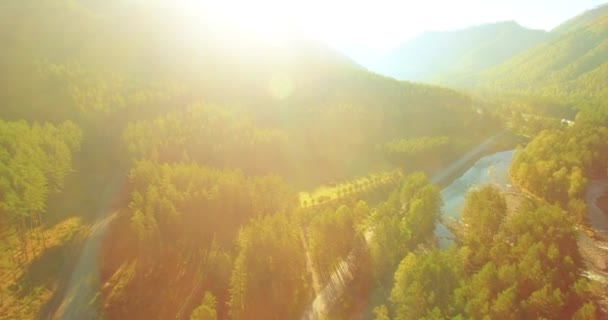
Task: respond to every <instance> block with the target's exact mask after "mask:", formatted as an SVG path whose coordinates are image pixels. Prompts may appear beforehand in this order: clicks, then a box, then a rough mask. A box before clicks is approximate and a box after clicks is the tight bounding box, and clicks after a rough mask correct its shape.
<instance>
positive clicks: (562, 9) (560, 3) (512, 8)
mask: <svg viewBox="0 0 608 320" xmlns="http://www.w3.org/2000/svg"><path fill="white" fill-rule="evenodd" d="M605 1H606V0H424V1H396V0H375V1H327V3H326V4H325V5H326V8H325V11H326V12H327V13H328V14H329V15H332V13H337V12H340V14H339V15H338V17H337V18H334V17H331V16H329V17H328V16H326V15H325V14H317V19H318V20H319V21H318V27H317V28H315V27H314V26H305V27H307V28H309V29H311V30H312V33H313V34H316V35H317V36H319V37H322V38H324V40H326V41H328V42H330V43H332V44H334V45H337V46H340V45H361V46H368V47H372V48H377V49H386V48H390V47H394V46H397V45H399V44H400V43H403V42H404V41H407V40H408V39H411V38H412V37H414V36H416V35H418V34H420V33H422V32H424V31H429V30H450V29H458V28H464V27H468V26H471V25H476V24H482V23H487V22H496V21H504V20H515V21H517V22H518V23H519V24H521V25H523V26H525V27H529V28H534V29H545V30H550V29H552V28H554V27H555V26H557V25H558V24H560V23H561V22H563V21H565V20H567V19H569V18H571V17H573V16H575V15H577V14H579V13H582V12H583V11H585V10H587V9H591V8H594V7H596V6H597V5H600V4H602V3H604V2H605ZM313 2H314V1H313ZM313 7H314V6H313ZM317 9H321V8H317ZM334 16H335V14H334ZM302 18H304V17H302Z"/></svg>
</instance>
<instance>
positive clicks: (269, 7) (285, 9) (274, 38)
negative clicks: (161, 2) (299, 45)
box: [180, 0, 301, 42]
mask: <svg viewBox="0 0 608 320" xmlns="http://www.w3.org/2000/svg"><path fill="white" fill-rule="evenodd" d="M180 1H181V3H182V5H183V6H185V8H186V9H187V10H195V11H199V12H200V13H204V14H205V15H206V16H212V17H213V18H214V19H215V20H220V21H222V23H223V24H226V25H231V26H233V27H235V28H238V29H239V30H245V31H246V32H247V33H248V34H250V35H251V36H255V37H257V38H260V39H262V40H264V41H267V42H280V41H283V40H285V39H286V38H287V37H288V28H286V27H296V25H297V23H296V22H298V21H300V20H301V19H299V18H300V17H295V16H294V13H293V11H292V9H293V7H292V6H289V5H287V4H288V3H289V1H280V0H262V1H237V0H232V1H230V0H228V1H197V0H180Z"/></svg>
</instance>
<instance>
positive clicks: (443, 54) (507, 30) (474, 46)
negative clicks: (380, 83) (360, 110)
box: [370, 21, 550, 87]
mask: <svg viewBox="0 0 608 320" xmlns="http://www.w3.org/2000/svg"><path fill="white" fill-rule="evenodd" d="M549 37H550V36H549V34H548V33H547V32H545V31H541V30H531V29H528V28H525V27H522V26H520V25H519V24H517V23H516V22H514V21H505V22H498V23H493V24H484V25H479V26H474V27H469V28H466V29H462V30H456V31H444V32H426V33H424V34H422V35H420V36H419V37H417V38H415V39H413V40H411V41H409V42H407V43H405V44H403V45H401V46H400V47H398V48H397V49H394V50H393V51H391V52H390V53H389V54H388V55H387V56H386V57H384V58H383V59H381V61H379V62H378V63H377V65H373V66H370V68H371V69H372V70H374V71H377V72H379V73H381V74H385V75H389V76H392V77H394V78H397V79H404V80H411V81H422V82H429V83H438V84H442V85H449V86H456V87H466V86H468V85H470V84H471V81H473V80H474V79H475V76H476V75H478V74H479V73H480V72H482V71H484V70H487V69H489V68H491V67H494V66H496V65H498V64H500V63H502V62H504V61H507V60H508V59H510V58H512V57H513V56H515V55H517V54H518V53H521V52H523V51H525V50H526V49H529V48H532V47H534V46H536V45H538V44H539V43H542V42H543V41H545V40H547V39H549Z"/></svg>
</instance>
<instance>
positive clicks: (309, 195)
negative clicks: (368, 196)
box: [299, 169, 403, 208]
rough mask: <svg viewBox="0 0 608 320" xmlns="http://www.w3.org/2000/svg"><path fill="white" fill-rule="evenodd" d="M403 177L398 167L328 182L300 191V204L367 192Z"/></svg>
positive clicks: (306, 204) (309, 205) (309, 204)
mask: <svg viewBox="0 0 608 320" xmlns="http://www.w3.org/2000/svg"><path fill="white" fill-rule="evenodd" d="M402 177H403V173H402V171H401V170H400V169H395V170H392V171H381V172H377V173H372V174H370V175H368V176H365V177H359V178H356V179H354V180H350V181H345V182H341V183H329V184H326V185H322V186H319V187H317V188H316V189H315V190H313V191H301V192H300V193H299V200H300V205H301V206H302V207H303V208H307V207H311V206H315V205H318V204H322V203H325V202H327V201H331V200H336V199H340V198H342V197H345V196H349V195H353V194H357V193H364V192H369V191H371V190H373V189H376V188H379V187H382V186H385V185H387V184H389V183H393V182H394V181H395V180H396V179H400V178H402Z"/></svg>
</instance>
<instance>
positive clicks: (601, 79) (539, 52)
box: [478, 5, 608, 108]
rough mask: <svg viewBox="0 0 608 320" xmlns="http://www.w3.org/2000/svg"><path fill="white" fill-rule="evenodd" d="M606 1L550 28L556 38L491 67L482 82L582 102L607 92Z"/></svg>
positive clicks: (499, 89)
mask: <svg viewBox="0 0 608 320" xmlns="http://www.w3.org/2000/svg"><path fill="white" fill-rule="evenodd" d="M607 8H608V7H607V6H606V5H604V6H600V7H598V8H596V9H594V10H590V11H588V12H586V13H585V14H582V15H580V16H577V17H575V18H573V19H571V20H569V21H567V22H565V23H564V24H562V25H560V26H558V27H557V28H555V30H552V31H551V34H552V39H551V40H549V41H547V42H545V43H543V44H541V45H539V46H536V47H534V48H532V49H530V50H527V51H525V52H523V53H521V54H519V55H517V56H516V57H514V58H513V59H511V60H509V61H507V62H505V63H503V64H501V65H499V66H497V67H496V68H494V69H492V70H489V71H488V72H487V73H485V74H483V75H482V76H481V77H480V80H479V83H478V86H479V87H481V88H484V89H485V90H487V91H491V92H511V93H517V94H525V95H536V96H543V97H547V98H552V99H555V100H558V101H559V100H562V101H563V100H566V102H567V103H570V104H571V105H573V106H575V107H577V108H582V107H584V106H586V105H601V104H603V102H604V101H605V100H606V98H608V93H607V91H606V87H607V86H606V79H607V77H606V74H607V72H608V51H607V50H608V49H607V48H608V42H607V41H608V40H607V39H608V37H607V36H608V28H607V24H606V22H607V21H608V11H607Z"/></svg>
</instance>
